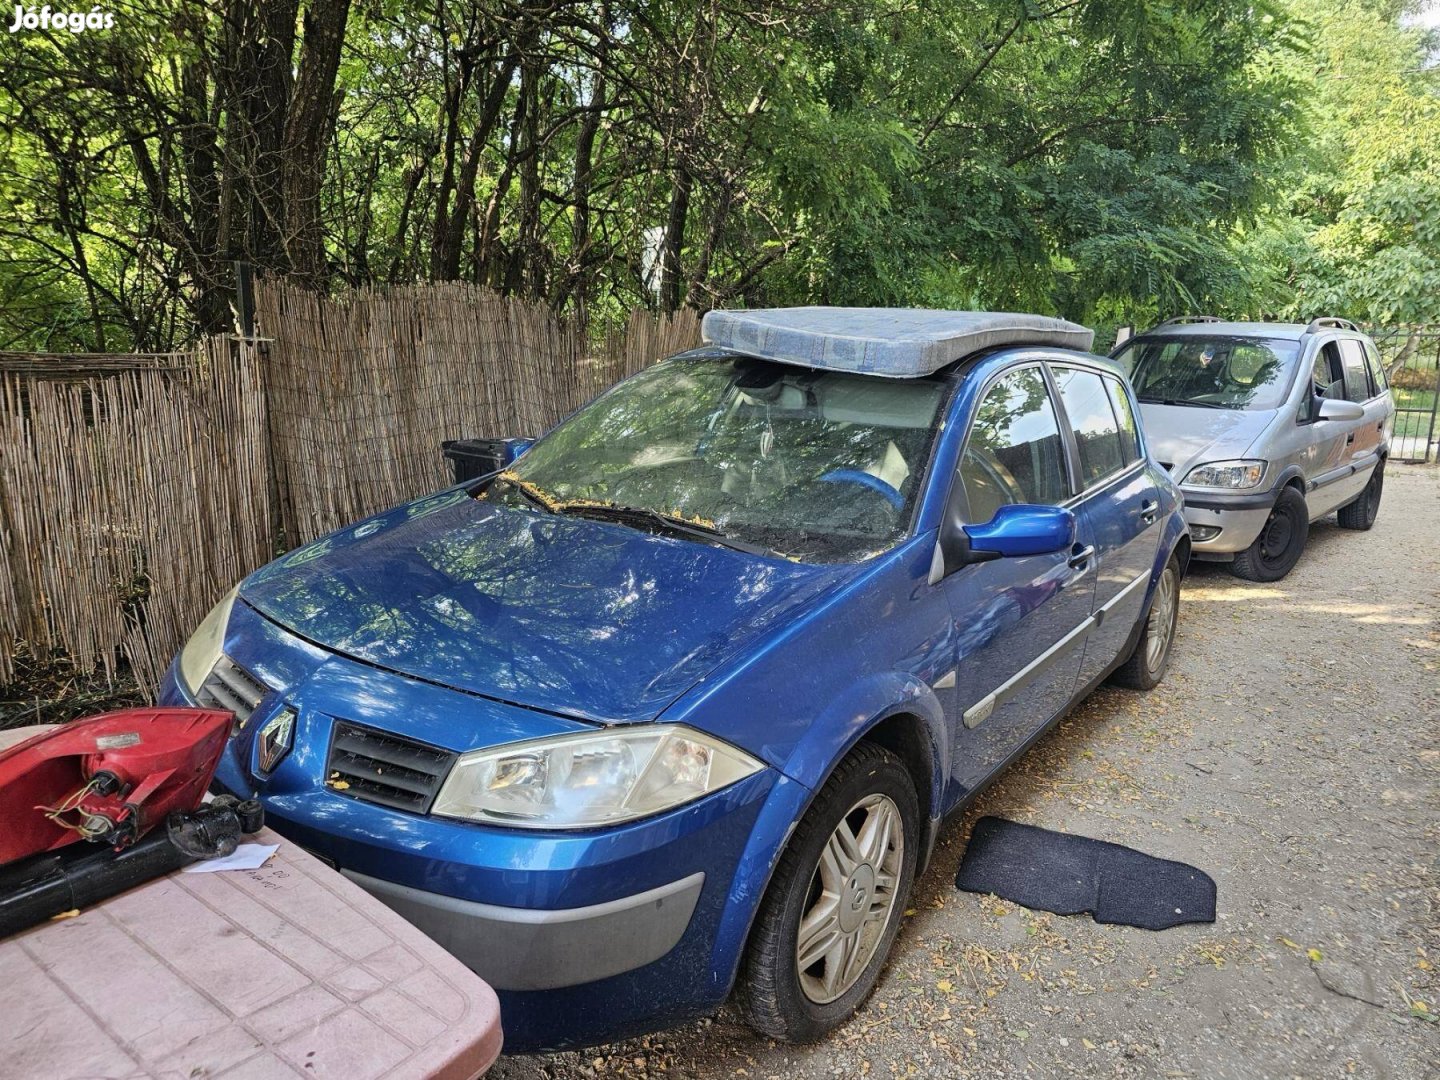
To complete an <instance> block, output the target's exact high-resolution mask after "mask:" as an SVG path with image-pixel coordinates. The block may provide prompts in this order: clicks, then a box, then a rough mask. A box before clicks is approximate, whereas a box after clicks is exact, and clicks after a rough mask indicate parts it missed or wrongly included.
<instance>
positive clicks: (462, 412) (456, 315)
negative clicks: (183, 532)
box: [256, 281, 700, 544]
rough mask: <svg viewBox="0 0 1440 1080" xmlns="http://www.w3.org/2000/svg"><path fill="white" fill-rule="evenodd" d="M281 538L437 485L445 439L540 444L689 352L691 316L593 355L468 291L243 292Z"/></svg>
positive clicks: (534, 316) (621, 337) (646, 319)
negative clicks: (622, 386) (631, 379)
mask: <svg viewBox="0 0 1440 1080" xmlns="http://www.w3.org/2000/svg"><path fill="white" fill-rule="evenodd" d="M256 325H257V327H258V330H259V333H260V334H261V335H263V336H264V337H266V338H268V339H270V340H269V343H268V346H267V347H266V348H265V350H264V354H265V381H266V389H267V393H268V400H269V415H270V425H271V449H272V453H273V455H274V465H275V474H276V478H277V489H278V491H279V492H280V496H279V513H280V522H279V524H280V526H281V528H282V530H283V534H284V537H285V539H286V541H287V542H288V543H290V544H298V543H303V542H305V541H308V540H311V539H314V538H315V537H317V536H321V535H323V534H325V533H327V532H330V531H331V530H333V529H337V528H339V527H340V526H342V525H344V524H346V523H348V522H351V521H354V520H355V519H356V518H360V517H364V516H365V515H367V514H371V513H374V512H375V511H377V510H382V509H384V508H386V507H388V506H393V505H394V504H396V503H397V502H402V501H404V500H405V499H409V498H413V497H415V496H416V495H419V494H422V493H424V492H426V491H432V490H434V489H436V488H438V487H441V486H443V485H445V484H446V483H447V482H448V475H449V474H448V469H447V465H446V462H445V459H444V458H443V456H442V455H441V452H440V443H441V441H442V440H445V439H465V438H476V437H484V436H492V437H493V436H510V435H514V436H520V435H538V434H539V433H541V432H542V431H545V430H546V429H548V428H549V427H551V426H552V425H553V424H554V423H555V422H556V421H558V420H560V419H561V418H563V417H565V416H567V415H568V414H569V413H571V412H573V411H574V410H575V409H577V408H579V407H580V406H581V405H582V404H584V403H585V402H586V401H588V400H590V399H591V398H592V397H594V396H595V395H596V394H598V393H599V392H600V391H602V390H604V389H605V388H606V387H608V386H610V385H611V384H613V383H615V382H617V381H619V380H620V379H622V378H624V377H626V376H627V375H631V374H633V373H635V372H636V371H638V370H640V368H642V367H643V366H645V365H646V364H649V363H653V362H654V361H655V360H658V359H659V358H661V357H663V356H666V355H668V354H670V353H674V352H679V351H680V350H682V349H687V348H691V347H693V346H694V345H697V344H698V343H699V341H700V327H699V319H698V318H697V317H696V315H695V314H694V313H693V312H688V311H687V312H681V313H679V314H677V315H675V316H670V317H664V316H654V315H651V314H649V313H648V312H643V311H636V312H634V313H633V314H632V315H631V317H630V319H629V321H628V323H627V324H626V325H625V326H624V327H622V328H618V329H616V330H615V331H613V332H611V333H610V334H608V335H606V337H605V339H604V340H603V341H602V342H601V343H600V344H599V346H598V347H593V346H591V344H590V343H589V342H588V341H587V339H586V337H585V335H584V334H582V333H581V332H580V330H579V328H578V327H576V326H575V325H574V324H572V323H570V322H569V321H567V320H564V319H560V318H557V317H556V316H555V315H554V313H553V312H551V311H550V309H549V308H547V307H545V306H544V305H542V304H534V303H529V302H526V301H523V300H516V299H510V298H506V297H502V296H500V295H498V294H496V293H493V292H490V291H487V290H484V289H479V288H475V287H473V286H468V285H459V284H447V285H425V286H413V287H406V288H397V289H388V290H360V291H356V292H352V293H349V294H347V295H346V296H344V297H342V298H340V299H338V300H334V299H326V298H322V297H319V296H317V295H315V294H314V293H310V292H306V291H304V290H302V289H297V288H295V287H293V286H288V285H285V284H283V283H280V282H273V281H272V282H262V283H261V284H260V285H259V287H258V288H257V292H256Z"/></svg>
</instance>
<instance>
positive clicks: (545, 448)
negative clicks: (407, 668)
mask: <svg viewBox="0 0 1440 1080" xmlns="http://www.w3.org/2000/svg"><path fill="white" fill-rule="evenodd" d="M946 386H947V384H946V383H945V382H944V381H941V380H940V379H907V380H899V379H880V378H876V377H874V376H867V375H854V374H849V373H843V372H833V371H812V370H809V369H806V368H798V367H793V366H788V365H784V364H774V363H770V362H768V361H762V360H752V359H747V358H742V359H734V358H731V357H719V358H717V357H713V356H711V357H703V356H702V357H681V358H676V359H672V360H667V361H664V362H662V363H660V364H657V365H655V366H654V367H652V368H649V369H647V370H646V371H644V372H642V373H641V374H639V375H637V376H635V377H634V378H632V379H628V380H626V381H625V382H623V383H621V384H620V385H619V386H616V387H615V388H614V389H612V390H610V391H609V392H608V393H606V394H605V395H603V396H602V397H600V398H598V399H597V400H596V401H594V402H592V403H591V404H590V405H588V406H586V407H585V408H584V409H582V410H581V411H580V412H578V413H576V414H575V415H574V416H572V417H570V419H568V420H566V421H565V422H564V423H563V424H561V425H560V426H559V427H557V428H556V429H555V430H554V431H552V432H550V433H549V434H548V435H546V436H545V437H544V438H543V439H541V440H540V442H538V443H536V444H535V445H534V446H533V447H532V448H531V449H530V450H529V451H527V452H526V453H525V455H524V456H523V457H521V458H520V460H519V461H517V462H516V463H515V465H514V467H513V468H512V469H511V470H510V471H509V472H508V473H505V474H502V475H503V476H505V477H506V478H508V479H511V480H516V481H519V483H518V484H495V485H492V486H491V488H490V489H489V490H488V491H487V492H486V493H485V496H484V497H486V498H494V499H500V500H504V501H505V502H506V504H507V505H514V506H530V507H531V508H532V509H537V510H543V509H551V510H554V511H557V512H575V513H596V512H603V511H605V510H607V509H610V510H613V509H614V508H616V507H626V508H631V509H638V510H642V511H648V512H650V514H651V515H655V514H660V515H665V517H667V518H671V519H676V520H677V522H678V524H680V525H682V526H686V527H688V528H690V529H691V530H692V531H691V532H687V533H685V535H694V536H695V537H696V538H699V539H704V536H703V532H702V531H701V530H712V529H713V530H716V535H717V537H726V538H732V539H733V540H735V541H737V542H740V543H744V544H750V545H756V546H759V547H761V548H763V549H766V550H768V551H773V552H777V553H779V554H782V555H785V556H788V557H791V558H796V559H804V560H810V561H824V562H830V561H841V560H854V559H859V558H864V557H866V556H868V555H871V554H875V553H877V552H878V551H880V550H883V549H885V548H888V547H891V546H893V545H894V544H895V543H896V542H897V541H899V540H900V539H901V538H902V537H903V536H904V535H905V533H906V532H907V531H908V529H909V526H910V519H911V516H912V511H913V510H914V506H915V502H916V500H917V498H918V496H919V492H920V487H921V481H922V479H923V474H924V472H925V469H926V466H927V465H928V463H929V461H930V451H931V445H932V443H933V442H934V439H935V429H936V416H937V413H938V412H939V409H940V405H941V401H942V399H943V397H944V393H945V389H946ZM536 496H538V498H537V497H536ZM595 504H601V505H600V506H598V507H597V506H596V505H595ZM615 519H616V520H622V521H625V522H626V523H627V524H635V525H637V527H642V528H643V527H647V526H648V525H654V524H664V522H656V521H655V520H654V519H653V516H652V518H650V519H647V518H646V517H644V516H642V515H636V514H630V515H625V516H620V515H616V517H615Z"/></svg>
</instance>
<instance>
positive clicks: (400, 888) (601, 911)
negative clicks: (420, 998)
mask: <svg viewBox="0 0 1440 1080" xmlns="http://www.w3.org/2000/svg"><path fill="white" fill-rule="evenodd" d="M341 873H343V874H344V875H345V876H346V877H348V878H349V879H350V880H351V881H353V882H355V883H356V884H357V885H359V886H361V887H362V888H363V889H365V890H366V891H367V892H369V893H372V894H373V895H374V896H376V897H378V898H379V899H380V900H383V901H384V902H385V903H386V904H388V905H389V906H390V907H392V908H394V909H395V910H396V911H398V912H399V913H400V914H401V915H404V916H405V918H407V919H408V920H410V922H412V923H414V924H415V925H416V926H418V927H419V928H420V929H421V930H423V931H425V933H426V934H428V935H429V936H430V937H431V938H433V939H434V940H435V941H437V942H439V943H440V944H441V945H443V946H445V948H446V949H447V950H449V951H450V952H451V953H452V954H453V955H454V956H456V957H457V958H458V959H459V960H461V961H462V962H463V963H464V964H465V965H466V966H467V967H469V968H471V969H472V970H474V971H476V972H478V973H479V974H480V975H482V976H483V977H484V978H485V981H486V982H488V983H489V984H490V985H491V986H492V987H494V988H495V989H496V990H554V989H556V988H557V987H562V986H576V985H579V984H581V983H589V982H596V981H597V980H599V979H608V978H609V977H610V976H612V975H621V974H623V973H625V972H627V971H634V970H635V969H636V968H639V967H644V966H645V965H646V964H651V963H654V962H655V961H656V960H659V959H660V958H661V957H663V956H665V955H666V954H667V953H668V952H670V950H671V949H673V948H675V946H676V945H678V944H680V939H681V938H682V937H684V936H685V931H686V930H687V929H688V928H689V926H690V922H691V918H692V916H693V915H694V913H695V905H696V904H697V903H698V902H699V900H700V893H701V890H702V888H703V886H704V884H705V872H704V871H703V870H697V871H695V873H693V874H691V875H689V876H688V877H685V878H681V879H680V880H679V881H673V882H670V883H669V884H668V885H660V886H657V887H656V888H653V889H647V890H646V891H644V892H641V893H636V894H635V895H633V896H622V897H619V898H617V899H615V900H607V901H605V902H604V903H602V904H588V905H586V906H584V907H575V908H557V909H553V910H545V909H536V908H516V907H502V906H501V905H499V904H479V903H476V902H475V901H473V900H461V899H458V898H456V897H453V896H445V895H442V894H440V893H433V892H426V891H425V890H424V889H416V888H412V887H411V886H409V885H397V884H395V883H394V882H391V881H384V880H382V879H380V878H373V877H369V876H367V875H365V874H359V873H356V872H355V871H353V870H342V871H341Z"/></svg>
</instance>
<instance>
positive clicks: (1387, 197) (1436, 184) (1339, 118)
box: [1244, 0, 1440, 324]
mask: <svg viewBox="0 0 1440 1080" xmlns="http://www.w3.org/2000/svg"><path fill="white" fill-rule="evenodd" d="M1292 3H1293V7H1294V10H1295V12H1296V14H1297V16H1298V17H1300V18H1301V19H1303V20H1305V21H1306V22H1307V23H1308V25H1309V26H1310V28H1311V32H1312V35H1313V40H1314V46H1313V51H1312V54H1311V55H1312V59H1311V61H1310V62H1309V63H1308V64H1307V65H1305V68H1306V70H1305V71H1304V72H1300V71H1299V70H1298V69H1297V74H1296V78H1297V80H1300V81H1302V82H1303V83H1304V84H1305V86H1306V96H1305V100H1306V101H1307V102H1308V104H1309V114H1310V116H1309V128H1310V131H1311V137H1310V138H1309V139H1307V140H1306V141H1305V143H1304V144H1303V145H1302V146H1301V147H1299V149H1298V152H1297V153H1296V155H1295V156H1294V158H1293V159H1292V160H1291V161H1290V162H1289V163H1288V165H1287V169H1286V172H1287V181H1286V187H1287V188H1288V189H1289V194H1288V197H1287V198H1286V199H1285V200H1284V202H1283V203H1282V204H1281V205H1280V206H1279V207H1277V208H1276V212H1275V213H1273V214H1272V215H1271V216H1270V217H1269V218H1268V219H1267V220H1266V222H1265V223H1264V226H1263V227H1262V228H1260V229H1259V230H1257V231H1256V232H1255V233H1253V234H1252V235H1250V236H1248V237H1246V238H1245V241H1244V250H1245V251H1246V253H1247V255H1249V256H1250V257H1251V258H1252V259H1253V260H1254V262H1255V263H1256V265H1257V266H1259V267H1261V268H1263V271H1264V274H1265V276H1266V277H1267V278H1268V280H1267V282H1266V284H1265V285H1264V286H1262V289H1261V293H1260V295H1261V304H1260V306H1259V310H1260V312H1261V313H1269V314H1273V315H1278V316H1289V317H1293V318H1301V319H1309V318H1313V317H1314V316H1316V315H1322V314H1338V315H1344V316H1348V317H1350V318H1353V319H1361V320H1365V321H1368V322H1374V323H1381V324H1395V323H1434V322H1440V68H1437V67H1435V66H1434V65H1433V64H1432V63H1430V61H1429V57H1430V56H1431V54H1432V51H1433V48H1434V45H1435V42H1434V41H1433V40H1432V39H1431V38H1429V37H1427V35H1425V34H1423V33H1422V32H1421V31H1419V30H1414V29H1411V30H1407V29H1403V28H1402V27H1401V25H1400V16H1401V14H1402V12H1403V5H1402V4H1401V3H1399V2H1397V0H1292Z"/></svg>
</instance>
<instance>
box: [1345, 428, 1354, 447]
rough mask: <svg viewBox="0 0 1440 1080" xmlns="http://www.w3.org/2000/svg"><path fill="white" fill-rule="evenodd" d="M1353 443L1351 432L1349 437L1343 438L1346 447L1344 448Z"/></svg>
mask: <svg viewBox="0 0 1440 1080" xmlns="http://www.w3.org/2000/svg"><path fill="white" fill-rule="evenodd" d="M1354 441H1355V433H1354V432H1353V431H1352V432H1351V433H1350V434H1349V435H1346V436H1345V445H1346V446H1349V445H1350V444H1351V443H1353V442H1354Z"/></svg>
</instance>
